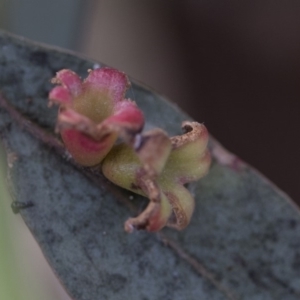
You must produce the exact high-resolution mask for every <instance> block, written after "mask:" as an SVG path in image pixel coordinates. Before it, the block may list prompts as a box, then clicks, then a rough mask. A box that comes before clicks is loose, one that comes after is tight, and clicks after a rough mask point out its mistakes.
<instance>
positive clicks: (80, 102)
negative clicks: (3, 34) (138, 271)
mask: <svg viewBox="0 0 300 300" xmlns="http://www.w3.org/2000/svg"><path fill="white" fill-rule="evenodd" d="M53 83H56V84H58V86H56V87H54V88H53V89H52V91H51V92H50V94H49V99H50V103H51V104H52V103H56V104H58V105H59V112H58V118H57V130H58V131H59V132H60V135H61V137H62V140H63V142H64V144H65V146H66V148H67V150H68V151H69V152H70V154H71V155H72V157H73V158H74V160H75V161H76V162H77V163H79V164H81V165H83V166H98V165H99V168H101V170H102V172H103V174H104V175H105V176H106V177H107V178H108V179H109V180H110V181H112V182H113V183H115V184H116V185H118V186H121V187H123V188H125V189H128V190H130V191H132V192H134V193H137V194H140V195H143V196H146V197H148V198H149V204H148V206H147V208H146V209H145V210H144V211H143V212H142V213H141V214H140V215H138V216H137V217H134V218H130V219H129V220H127V221H126V222H125V226H124V227H125V230H126V231H127V232H132V231H133V230H134V229H145V230H148V231H158V230H160V229H161V228H163V227H164V226H169V227H173V228H176V229H178V230H181V229H183V228H185V227H186V226H187V225H188V224H189V222H190V219H191V216H192V213H193V210H194V205H195V204H194V202H195V201H194V199H193V196H192V194H191V193H190V192H189V191H188V189H186V188H185V187H184V184H186V183H189V182H192V181H195V180H198V179H200V178H201V177H203V176H204V175H205V174H206V173H207V172H208V169H209V166H210V154H209V152H208V150H207V143H208V132H207V130H206V128H205V126H204V125H202V124H199V123H197V122H184V123H183V125H182V128H183V130H184V132H185V133H184V134H183V135H180V136H175V137H171V138H169V137H168V135H167V134H166V132H164V131H163V130H161V129H158V128H157V129H153V130H150V131H148V132H145V133H141V132H142V129H143V125H144V116H143V113H142V112H141V110H140V109H139V108H138V107H137V105H136V103H135V102H133V101H131V100H130V99H124V97H125V92H126V90H127V88H128V87H129V86H130V83H129V81H128V78H127V76H126V75H125V74H124V73H122V72H120V71H118V70H115V69H112V68H99V69H95V70H92V71H89V75H88V77H87V78H86V79H85V80H84V81H83V82H82V81H81V79H80V78H79V76H78V75H77V74H76V73H74V72H73V71H71V70H66V69H65V70H61V71H59V72H58V73H57V75H56V77H55V78H54V79H53ZM118 137H120V138H121V139H122V140H123V143H118V144H115V142H116V140H117V138H118Z"/></svg>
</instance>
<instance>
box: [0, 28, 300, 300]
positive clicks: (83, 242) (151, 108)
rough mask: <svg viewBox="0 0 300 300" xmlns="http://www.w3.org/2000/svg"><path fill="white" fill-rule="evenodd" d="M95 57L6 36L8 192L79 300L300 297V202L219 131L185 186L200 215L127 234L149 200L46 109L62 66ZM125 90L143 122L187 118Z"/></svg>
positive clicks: (0, 63)
mask: <svg viewBox="0 0 300 300" xmlns="http://www.w3.org/2000/svg"><path fill="white" fill-rule="evenodd" d="M96 64H97V63H96V62H94V61H91V60H87V59H84V58H81V57H79V56H77V55H75V54H72V53H70V52H66V51H63V50H59V49H54V48H49V47H46V46H42V45H38V44H36V43H33V42H30V41H27V40H25V39H23V38H19V37H15V36H12V35H10V34H8V33H5V32H1V33H0V91H1V94H2V96H1V98H0V133H1V138H2V142H3V144H4V145H5V148H6V150H7V158H8V161H9V164H8V170H9V174H8V179H9V185H10V190H11V193H12V195H13V198H14V200H15V201H18V202H17V203H19V204H20V203H21V204H25V205H24V208H23V209H20V213H21V215H22V217H23V219H24V220H25V222H26V224H27V226H28V227H29V229H30V230H31V231H32V233H33V235H34V236H35V238H36V240H37V241H38V243H39V245H40V247H41V249H42V251H43V253H44V255H45V257H46V259H47V260H48V262H49V264H50V265H51V266H52V268H53V270H54V272H55V273H56V274H57V276H58V277H59V278H60V280H61V282H62V284H63V285H64V286H65V288H66V290H67V291H68V293H69V294H70V295H71V297H72V298H73V299H75V300H95V299H114V300H118V299H131V300H135V299H136V300H146V299H148V300H150V299H151V300H160V299H163V300H167V299H170V300H179V299H189V300H193V299H202V300H205V299H207V300H212V299H213V300H217V299H247V300H248V299H249V300H250V299H263V300H269V299H270V300H271V299H278V300H279V299H280V300H282V299H285V300H293V299H300V216H299V209H298V207H296V205H295V204H294V203H293V202H292V201H291V200H290V199H289V198H288V197H287V196H286V195H285V194H284V193H283V192H281V191H280V190H278V189H277V188H276V187H275V186H274V185H273V184H272V183H270V182H269V181H268V180H267V179H265V178H264V177H263V176H261V175H260V174H258V172H257V171H255V170H253V169H252V168H251V167H249V166H248V165H247V164H245V163H244V162H242V161H241V160H239V159H238V158H237V157H236V156H235V155H233V154H231V153H229V152H227V151H226V150H225V149H223V148H222V147H221V146H220V145H219V144H218V143H217V142H216V141H215V140H214V139H213V138H211V141H210V149H211V152H212V155H213V163H212V167H211V170H210V172H209V174H208V175H207V176H206V177H205V178H204V179H202V180H200V181H199V182H197V183H195V184H192V185H191V186H190V187H189V188H190V189H191V191H192V192H193V193H194V195H195V198H196V211H195V213H194V216H193V218H192V221H191V224H190V225H189V226H188V228H187V229H186V230H184V231H182V232H177V231H174V230H171V229H165V230H163V231H162V232H161V233H158V234H150V233H147V232H143V231H141V232H135V233H133V234H130V235H129V234H126V233H125V232H124V230H123V223H124V221H125V220H126V219H127V218H128V217H130V216H132V215H133V214H136V213H137V212H138V211H140V210H141V209H142V208H143V206H144V205H145V203H146V202H145V201H146V200H145V199H143V198H141V197H138V196H136V195H133V194H130V193H128V192H126V191H123V190H121V189H119V188H118V187H115V186H113V185H112V184H111V183H109V182H107V181H106V180H105V179H104V178H103V176H101V174H98V173H97V172H95V171H93V170H90V169H84V168H80V167H79V166H77V165H76V164H75V163H74V162H73V161H72V159H70V157H69V156H68V155H67V154H66V153H65V151H64V149H63V148H62V146H61V145H60V143H59V142H58V140H57V139H56V138H55V136H54V127H55V120H56V114H57V108H55V107H53V108H49V107H48V106H47V95H48V92H49V90H50V89H51V86H52V85H51V83H50V79H51V78H52V77H53V76H54V75H55V73H56V72H57V71H58V70H60V69H63V68H70V69H72V70H74V71H75V72H77V73H78V74H80V75H81V76H82V77H85V76H86V75H87V70H88V69H91V68H93V67H94V66H95V65H96ZM128 97H130V98H133V99H134V100H135V101H136V102H137V103H138V105H139V107H141V109H142V110H143V111H144V113H145V117H146V120H147V124H146V128H152V127H154V126H155V127H161V128H163V129H165V130H166V131H167V132H168V133H169V134H170V135H174V134H179V133H180V125H181V122H182V121H184V120H187V119H189V117H188V116H187V115H186V114H185V113H183V112H181V111H180V110H179V109H178V108H177V107H176V106H175V105H174V104H171V103H170V102H168V101H166V100H165V99H163V98H162V97H161V96H159V95H157V94H156V93H154V92H153V91H151V90H150V89H148V88H146V87H144V86H143V85H141V84H138V83H133V85H132V88H131V89H130V90H129V91H128ZM200 121H201V120H200ZM207 125H208V128H209V124H207ZM28 202H31V203H32V204H33V206H29V207H28V208H26V203H28Z"/></svg>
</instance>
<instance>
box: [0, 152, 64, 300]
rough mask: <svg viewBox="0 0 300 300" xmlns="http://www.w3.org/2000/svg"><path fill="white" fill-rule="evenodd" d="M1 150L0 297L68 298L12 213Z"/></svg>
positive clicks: (14, 299)
mask: <svg viewBox="0 0 300 300" xmlns="http://www.w3.org/2000/svg"><path fill="white" fill-rule="evenodd" d="M3 153H4V152H3V149H2V148H0V299H1V300H41V299H43V300H53V299H57V300H67V299H69V297H68V296H67V294H66V292H65V291H64V290H63V288H62V287H61V285H60V283H59V282H58V280H57V278H56V277H55V276H54V274H53V272H52V270H51V269H50V267H49V265H48V264H47V263H46V261H45V259H44V257H43V255H42V253H41V250H40V249H39V247H38V246H37V244H36V242H35V240H34V239H33V237H32V235H31V233H30V232H29V230H28V229H27V227H26V226H24V222H23V220H22V219H21V217H20V216H19V215H14V214H13V213H12V210H11V208H10V203H11V198H10V196H9V193H8V191H7V188H6V185H5V182H6V180H5V177H6V175H5V174H4V173H5V172H4V170H5V163H4V155H3Z"/></svg>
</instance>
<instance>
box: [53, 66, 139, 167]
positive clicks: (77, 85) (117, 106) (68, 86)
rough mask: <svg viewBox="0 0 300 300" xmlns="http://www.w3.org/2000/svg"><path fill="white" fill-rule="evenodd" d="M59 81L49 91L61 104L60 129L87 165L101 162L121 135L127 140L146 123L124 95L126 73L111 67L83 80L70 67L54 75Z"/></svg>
mask: <svg viewBox="0 0 300 300" xmlns="http://www.w3.org/2000/svg"><path fill="white" fill-rule="evenodd" d="M53 83H57V84H59V86H56V87H55V88H53V89H52V91H51V92H50V94H49V99H50V103H52V102H54V103H57V104H59V105H60V110H59V114H58V119H57V130H58V131H59V132H60V134H61V137H62V139H63V141H64V144H65V146H66V148H67V150H68V151H69V152H70V154H71V155H72V157H73V158H74V160H75V161H77V162H78V163H79V164H82V165H84V166H93V165H96V164H99V163H100V162H101V161H102V160H103V158H104V157H105V156H106V155H107V153H108V152H109V151H110V149H111V148H112V146H113V145H114V143H115V141H116V139H117V137H118V136H120V137H122V138H123V140H125V141H126V142H128V143H133V141H134V137H135V135H136V134H137V133H139V132H140V131H141V130H142V128H143V125H144V116H143V113H142V112H141V111H140V110H139V109H138V107H137V106H136V104H135V102H133V101H131V100H128V99H124V96H125V92H126V90H127V88H128V87H129V81H128V79H127V77H126V75H125V74H124V73H122V72H119V71H117V70H115V69H111V68H99V69H95V70H93V71H90V73H89V75H88V77H87V78H86V79H85V80H84V81H83V82H81V80H80V78H79V77H78V75H77V74H76V73H74V72H72V71H71V70H61V71H59V72H58V73H57V75H56V77H55V78H54V79H53Z"/></svg>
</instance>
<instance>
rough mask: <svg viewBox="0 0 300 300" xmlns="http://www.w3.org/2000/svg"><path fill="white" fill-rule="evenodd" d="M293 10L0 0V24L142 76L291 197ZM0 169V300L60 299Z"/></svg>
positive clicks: (296, 63)
mask: <svg viewBox="0 0 300 300" xmlns="http://www.w3.org/2000/svg"><path fill="white" fill-rule="evenodd" d="M299 15H300V5H299V3H298V2H297V1H293V0H286V1H271V0H257V1H256V0H244V1H237V0H236V1H235V0H233V1H222V0H220V1H206V0H201V1H200V0H199V1H195V0H185V1H182V0H164V1H161V0H143V1H141V0H126V1H124V0H51V1H49V0H0V28H3V29H6V30H8V31H10V32H13V33H15V34H19V35H22V36H25V37H27V38H30V39H33V40H36V41H40V42H43V43H47V44H51V45H56V46H59V47H63V48H68V49H71V50H75V51H77V52H80V53H83V54H85V55H87V56H89V57H91V58H94V59H96V60H99V61H102V62H104V63H106V64H108V65H110V66H113V67H116V68H118V69H120V70H123V71H125V72H126V73H127V74H129V75H131V76H132V77H134V78H136V79H138V80H140V81H142V82H145V83H146V84H147V85H149V86H151V87H153V88H154V89H156V90H157V91H158V92H160V93H161V94H164V95H166V96H167V97H168V98H170V99H172V100H173V101H175V102H176V103H178V104H179V106H181V107H182V108H183V109H184V110H186V111H187V112H188V113H189V114H190V115H191V116H192V117H193V118H195V119H196V120H197V121H200V122H205V124H206V125H207V127H208V129H209V131H210V132H211V133H212V134H213V135H214V136H216V137H217V139H218V140H220V141H221V142H222V143H223V144H224V145H225V147H226V148H228V149H229V150H230V151H232V152H234V153H237V154H238V155H239V156H240V157H241V158H242V159H244V160H245V161H247V162H249V163H250V164H252V165H253V166H255V167H256V168H257V169H258V170H260V171H261V172H262V173H264V174H265V175H266V176H267V177H269V178H270V179H271V180H272V181H274V182H275V184H277V185H278V186H279V187H280V188H282V189H283V190H284V191H285V192H286V193H288V194H289V195H290V196H292V198H294V199H295V201H296V202H297V203H300V185H299V184H298V181H299V171H298V170H299V167H300V158H299V154H298V153H299V152H300V141H299V139H298V138H297V137H298V135H299V133H298V128H300V118H299V111H300V101H299V98H300V89H299V78H300V55H299V53H300V18H299ZM0 51H1V49H0ZM0 172H1V177H0V299H1V300H2V299H5V300H6V299H8V300H10V299H13V300H24V299H25V300H27V299H58V300H60V299H67V296H66V295H65V293H64V291H63V290H62V288H61V287H60V285H59V284H58V282H57V280H56V279H55V277H54V275H53V274H52V271H51V270H49V267H48V266H47V263H46V262H45V261H44V260H43V257H42V254H41V253H40V251H39V249H38V247H37V246H36V244H35V242H34V240H33V239H32V237H31V234H30V233H29V232H28V230H27V228H26V226H25V225H24V224H23V222H22V220H21V219H20V216H18V215H17V216H16V215H13V214H12V212H11V210H10V207H9V206H10V199H9V197H8V195H7V191H6V190H5V181H4V173H3V172H4V165H3V159H2V160H1V166H0ZM37 258H39V259H37ZM47 297H48V298H47Z"/></svg>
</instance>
